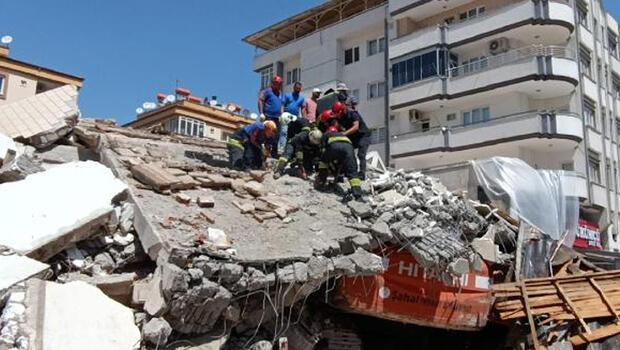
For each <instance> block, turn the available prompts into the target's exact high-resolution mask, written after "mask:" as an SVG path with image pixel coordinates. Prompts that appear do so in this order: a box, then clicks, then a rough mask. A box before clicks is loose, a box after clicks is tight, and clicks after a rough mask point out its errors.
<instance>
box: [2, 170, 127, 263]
mask: <svg viewBox="0 0 620 350" xmlns="http://www.w3.org/2000/svg"><path fill="white" fill-rule="evenodd" d="M126 189H127V185H125V184H124V183H123V182H121V181H120V180H118V179H116V178H115V177H114V175H112V172H111V171H110V169H108V168H106V167H105V166H104V165H102V164H99V163H95V162H91V161H88V162H75V163H67V164H61V165H59V166H57V167H55V168H53V169H50V170H47V171H45V172H42V173H37V174H33V175H30V176H29V177H28V178H27V179H25V180H23V181H18V182H10V183H5V184H1V185H0V207H1V208H3V209H2V211H0V222H2V225H3V229H2V231H1V232H0V244H1V245H4V246H7V247H10V248H12V249H13V250H15V251H16V252H19V253H21V254H25V255H28V256H31V257H36V258H37V259H42V260H45V259H47V258H49V257H51V256H53V255H54V254H56V253H58V252H60V251H62V250H64V249H65V248H66V247H68V246H70V245H71V243H73V242H77V241H80V240H83V239H85V238H88V237H89V236H91V235H92V234H94V233H96V232H97V231H96V229H97V228H98V227H100V226H102V225H104V224H105V223H107V221H108V220H109V215H110V213H111V212H112V210H113V206H112V200H113V199H114V198H116V197H118V196H119V195H120V194H121V193H123V192H124V191H125V190H126ZM66 198H71V199H72V200H63V199H66ZM59 203H62V205H59Z"/></svg>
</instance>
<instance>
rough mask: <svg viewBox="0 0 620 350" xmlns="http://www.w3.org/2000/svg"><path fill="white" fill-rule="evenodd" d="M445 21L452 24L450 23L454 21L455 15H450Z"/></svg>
mask: <svg viewBox="0 0 620 350" xmlns="http://www.w3.org/2000/svg"><path fill="white" fill-rule="evenodd" d="M443 23H445V24H447V25H450V24H452V23H454V16H452V17H448V18H446V19H444V20H443Z"/></svg>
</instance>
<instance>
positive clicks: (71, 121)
mask: <svg viewBox="0 0 620 350" xmlns="http://www.w3.org/2000/svg"><path fill="white" fill-rule="evenodd" d="M77 98H78V91H77V88H76V87H75V86H71V85H65V86H61V87H59V88H56V89H52V90H49V91H46V92H44V93H41V94H37V95H34V96H30V97H27V98H24V99H21V100H18V101H16V102H12V103H7V104H4V105H2V106H0V132H1V133H3V134H5V135H7V136H9V137H11V138H13V139H17V140H20V141H24V142H25V143H28V144H30V145H32V146H35V147H46V146H49V145H51V144H53V143H54V142H56V141H58V140H59V139H60V138H62V137H64V136H66V135H67V134H68V133H69V132H70V131H71V128H72V126H73V125H75V124H76V123H77V118H78V117H79V114H80V111H79V109H78V105H77Z"/></svg>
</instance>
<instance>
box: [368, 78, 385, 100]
mask: <svg viewBox="0 0 620 350" xmlns="http://www.w3.org/2000/svg"><path fill="white" fill-rule="evenodd" d="M383 96H385V82H382V81H381V82H377V83H372V84H368V99H369V100H371V99H373V98H378V97H383Z"/></svg>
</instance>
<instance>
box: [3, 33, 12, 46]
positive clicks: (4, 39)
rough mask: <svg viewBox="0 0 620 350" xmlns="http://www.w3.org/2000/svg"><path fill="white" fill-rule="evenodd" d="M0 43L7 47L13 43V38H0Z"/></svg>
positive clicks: (7, 36)
mask: <svg viewBox="0 0 620 350" xmlns="http://www.w3.org/2000/svg"><path fill="white" fill-rule="evenodd" d="M0 42H1V43H3V44H4V45H8V44H10V43H12V42H13V37H12V36H10V35H5V36H3V37H2V38H0Z"/></svg>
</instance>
